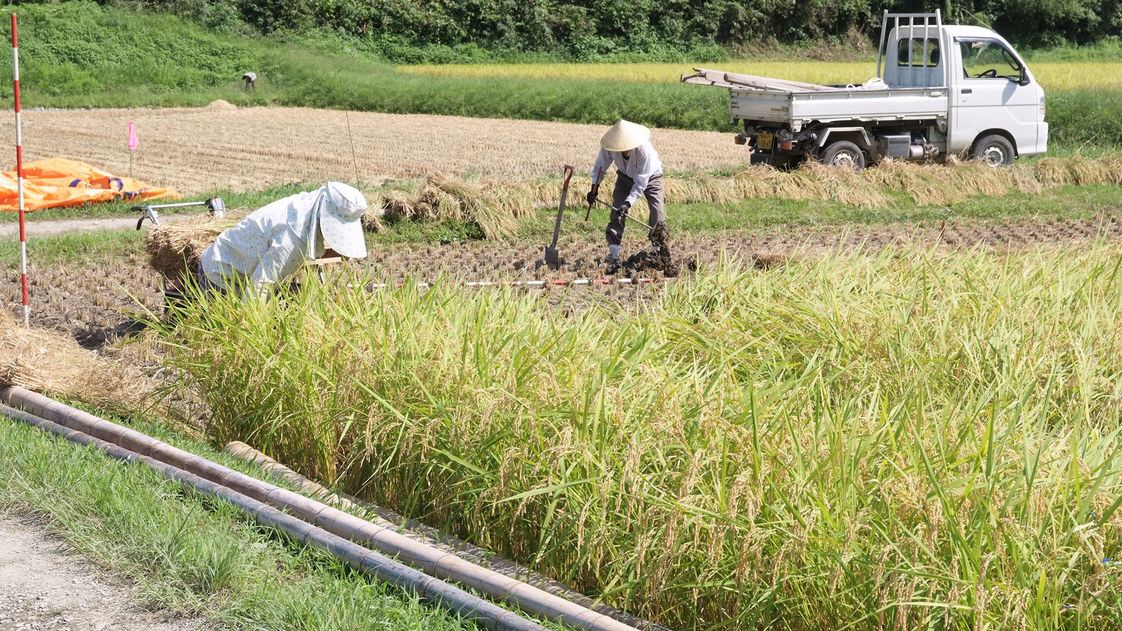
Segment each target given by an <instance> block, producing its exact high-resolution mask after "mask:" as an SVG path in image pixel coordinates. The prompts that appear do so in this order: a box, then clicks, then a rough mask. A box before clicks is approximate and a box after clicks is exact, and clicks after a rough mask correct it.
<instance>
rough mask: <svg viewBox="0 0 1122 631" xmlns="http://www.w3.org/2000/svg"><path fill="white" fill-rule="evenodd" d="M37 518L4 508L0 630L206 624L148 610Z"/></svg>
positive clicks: (175, 630)
mask: <svg viewBox="0 0 1122 631" xmlns="http://www.w3.org/2000/svg"><path fill="white" fill-rule="evenodd" d="M45 531H46V528H45V527H44V526H43V524H41V523H39V522H38V521H36V520H34V519H31V518H28V517H21V516H14V515H10V514H6V513H3V512H0V629H11V630H15V631H19V630H24V629H26V630H28V631H30V630H32V629H35V630H44V631H46V630H52V629H66V630H68V631H102V630H103V629H113V630H119V631H145V630H152V631H192V630H197V629H202V628H205V627H203V626H200V624H199V622H198V621H192V620H185V619H182V618H178V617H175V616H174V615H172V614H169V613H167V612H159V611H147V610H145V609H143V608H142V607H141V605H140V604H139V602H138V599H137V597H136V595H135V594H134V593H133V592H132V591H131V590H130V588H129V587H128V586H127V585H125V584H124V583H122V582H121V581H118V580H116V579H114V578H112V577H109V576H107V575H106V574H105V573H104V572H101V571H99V570H97V569H96V568H94V567H91V566H90V565H89V564H88V563H86V561H84V560H83V559H82V558H81V557H78V556H76V555H75V554H74V553H73V552H72V551H70V549H69V548H68V547H67V546H66V544H65V543H63V542H62V541H61V540H59V539H57V538H55V537H52V536H50V535H46V534H44V532H45Z"/></svg>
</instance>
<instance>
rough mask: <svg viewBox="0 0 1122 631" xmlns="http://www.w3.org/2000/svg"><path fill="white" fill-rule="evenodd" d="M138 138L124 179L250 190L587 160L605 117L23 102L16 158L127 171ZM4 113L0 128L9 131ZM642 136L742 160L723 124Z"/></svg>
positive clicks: (531, 170) (723, 159)
mask: <svg viewBox="0 0 1122 631" xmlns="http://www.w3.org/2000/svg"><path fill="white" fill-rule="evenodd" d="M130 121H132V122H134V123H135V124H136V130H137V134H138V135H139V137H140V148H139V149H138V150H137V151H136V153H135V156H134V158H135V159H134V165H133V167H132V172H133V175H134V177H136V178H137V179H140V180H143V181H145V182H147V183H149V184H152V185H154V186H171V187H174V188H177V189H179V191H180V192H181V193H184V194H186V195H196V194H203V193H210V192H213V191H215V190H219V189H229V190H239V191H246V190H250V191H252V190H262V189H265V188H268V187H270V186H274V185H278V184H284V183H289V182H305V183H308V182H320V181H325V180H328V179H333V180H341V181H345V182H353V181H356V180H357V181H359V182H360V183H367V184H372V185H377V184H381V183H382V182H384V181H385V180H386V179H387V178H394V177H416V176H418V175H422V174H426V173H429V172H432V171H441V172H443V173H446V174H453V175H466V174H478V175H484V176H503V177H518V178H524V177H525V178H533V177H541V176H544V175H559V174H560V173H561V167H562V165H564V164H573V165H577V167H578V169H581V170H587V169H589V168H591V166H592V162H593V160H594V159H595V158H596V151H597V149H598V148H599V146H600V136H601V135H603V133H604V130H605V129H606V125H608V124H611V123H614V122H615V121H604V122H605V125H575V124H571V123H550V122H538V121H520V120H503V119H478V118H464V117H458V116H429V115H418V114H378V113H372V112H343V111H337V110H317V109H311V108H286V107H268V108H266V107H252V108H242V109H239V108H237V107H234V106H233V105H230V104H229V103H226V102H225V101H216V102H215V103H212V104H211V105H210V106H208V107H204V108H167V109H105V110H28V111H24V113H23V150H24V159H25V160H37V159H41V158H48V157H62V158H71V159H74V160H81V161H84V162H88V163H90V164H92V165H94V166H97V167H99V168H102V169H105V170H107V171H110V172H113V173H117V174H127V173H128V172H129V151H128V149H127V148H126V146H125V140H126V139H127V137H128V126H129V122H130ZM14 134H15V130H14V120H11V119H9V118H4V119H3V120H0V136H3V137H14ZM651 140H652V142H654V144H655V146H656V147H657V148H658V151H659V153H660V155H661V157H662V161H663V164H664V165H666V168H667V169H668V170H671V171H683V170H698V169H712V168H720V167H732V166H735V165H737V164H740V163H742V162H744V161H746V160H747V159H748V152H747V150H745V149H744V148H743V147H737V146H735V145H733V142H732V134H728V133H717V132H695V131H679V130H666V129H656V130H654V132H653V134H652V137H651Z"/></svg>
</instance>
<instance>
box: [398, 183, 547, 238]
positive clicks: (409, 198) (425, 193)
mask: <svg viewBox="0 0 1122 631" xmlns="http://www.w3.org/2000/svg"><path fill="white" fill-rule="evenodd" d="M382 206H383V208H384V210H385V213H384V214H385V216H386V217H387V218H391V219H410V220H414V221H429V220H432V221H463V222H469V223H474V224H476V225H477V226H479V228H480V229H481V230H482V231H483V234H484V235H485V236H486V237H487V238H488V239H497V238H502V237H506V236H509V235H511V234H513V232H514V231H515V230H516V229H517V227H518V224H517V222H516V221H515V220H516V219H520V218H523V217H529V216H532V215H533V210H534V206H533V197H532V195H531V193H529V192H527V191H526V190H525V189H523V188H522V187H518V186H515V185H507V184H499V183H495V182H466V181H461V180H452V179H449V178H447V177H445V176H444V175H443V174H441V173H434V174H432V175H430V176H429V177H428V179H427V180H426V181H425V183H424V185H422V186H421V188H420V190H419V191H418V192H417V194H416V195H412V194H410V193H409V192H407V191H404V190H401V189H392V190H390V191H387V192H386V193H385V194H384V200H383V202H382Z"/></svg>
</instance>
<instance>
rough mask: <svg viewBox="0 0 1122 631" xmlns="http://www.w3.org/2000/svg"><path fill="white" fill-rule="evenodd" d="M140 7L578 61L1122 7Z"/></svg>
mask: <svg viewBox="0 0 1122 631" xmlns="http://www.w3.org/2000/svg"><path fill="white" fill-rule="evenodd" d="M100 2H101V3H118V4H120V3H129V4H138V3H139V4H142V5H144V6H146V7H149V8H153V9H157V10H165V11H171V12H174V13H177V14H179V15H182V16H184V17H189V18H192V19H196V20H199V21H201V22H203V23H205V24H207V25H209V26H211V27H213V28H219V29H231V28H235V29H242V30H244V29H245V28H250V29H253V30H258V31H260V32H264V33H272V32H276V31H294V32H308V31H311V30H329V31H333V32H337V33H340V34H343V35H346V36H351V37H356V38H359V39H361V40H370V41H376V42H386V43H392V44H396V45H401V46H430V45H439V46H449V47H453V46H462V45H469V46H477V47H479V48H480V49H483V50H487V51H492V52H514V53H545V54H549V55H555V56H562V57H569V58H582V57H588V56H595V55H610V54H612V53H616V52H624V51H658V50H662V49H665V50H678V51H682V50H690V49H694V48H697V47H699V46H712V47H720V48H723V49H726V50H728V49H736V48H737V47H745V46H751V45H753V44H754V43H760V42H780V43H800V42H816V41H830V40H838V39H844V38H847V37H849V38H851V37H854V36H855V35H856V36H858V37H865V38H868V39H869V40H872V39H873V38H875V37H876V36H877V34H878V33H879V29H880V23H881V15H882V13H883V11H884V10H885V9H888V10H893V11H912V12H914V11H931V10H934V9H936V8H938V9H941V10H942V11H943V13H944V15H945V16H947V17H945V18H944V19H945V20H946V21H948V22H950V21H953V22H959V23H969V24H980V25H983V26H989V27H992V28H995V29H996V30H998V32H1000V33H1002V34H1003V35H1005V36H1006V37H1007V38H1009V39H1011V40H1013V41H1014V43H1015V44H1017V45H1018V46H1030V47H1046V46H1055V45H1063V44H1069V45H1084V44H1090V43H1095V42H1097V41H1100V40H1103V39H1106V38H1118V37H1119V36H1122V0H739V1H733V0H100Z"/></svg>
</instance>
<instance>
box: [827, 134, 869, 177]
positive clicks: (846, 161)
mask: <svg viewBox="0 0 1122 631" xmlns="http://www.w3.org/2000/svg"><path fill="white" fill-rule="evenodd" d="M820 159H821V160H822V164H825V165H827V166H834V167H847V168H849V169H852V170H853V171H854V172H856V171H860V170H861V169H864V168H865V152H864V151H861V147H858V146H857V145H855V144H853V143H852V142H849V141H848V140H839V141H837V142H833V143H830V145H829V146H827V147H826V150H825V151H823V152H822V157H821V158H820Z"/></svg>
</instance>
